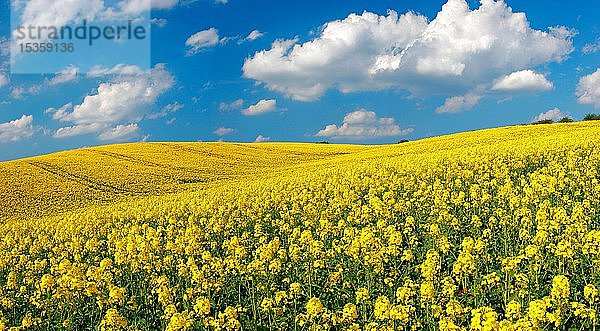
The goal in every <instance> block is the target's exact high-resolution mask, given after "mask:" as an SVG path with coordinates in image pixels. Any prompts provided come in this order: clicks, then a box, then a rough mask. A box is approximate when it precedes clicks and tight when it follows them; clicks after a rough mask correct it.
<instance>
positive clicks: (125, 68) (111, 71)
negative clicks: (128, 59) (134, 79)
mask: <svg viewBox="0 0 600 331" xmlns="http://www.w3.org/2000/svg"><path fill="white" fill-rule="evenodd" d="M140 74H143V70H142V69H140V67H138V66H136V65H125V64H122V63H119V64H117V65H115V66H114V67H112V68H106V67H103V66H93V67H92V68H91V69H90V70H89V71H88V72H87V73H86V76H87V77H88V78H100V77H106V76H115V75H116V76H131V75H140Z"/></svg>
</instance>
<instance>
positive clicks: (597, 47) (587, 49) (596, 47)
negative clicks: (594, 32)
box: [581, 38, 600, 54]
mask: <svg viewBox="0 0 600 331" xmlns="http://www.w3.org/2000/svg"><path fill="white" fill-rule="evenodd" d="M581 51H582V52H583V54H592V53H596V52H598V51H600V38H598V39H596V42H593V43H589V44H585V46H583V48H582V49H581Z"/></svg>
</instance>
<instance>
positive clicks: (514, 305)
mask: <svg viewBox="0 0 600 331" xmlns="http://www.w3.org/2000/svg"><path fill="white" fill-rule="evenodd" d="M520 317H521V304H520V303H518V302H517V301H514V300H513V301H511V302H509V303H508V305H507V306H506V318H508V319H510V320H516V319H519V318H520Z"/></svg>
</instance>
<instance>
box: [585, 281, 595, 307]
mask: <svg viewBox="0 0 600 331" xmlns="http://www.w3.org/2000/svg"><path fill="white" fill-rule="evenodd" d="M583 296H584V297H585V299H586V300H587V301H588V302H589V303H590V304H593V303H594V302H595V301H596V299H597V298H598V289H597V288H596V286H594V285H592V284H587V285H586V286H585V287H584V288H583Z"/></svg>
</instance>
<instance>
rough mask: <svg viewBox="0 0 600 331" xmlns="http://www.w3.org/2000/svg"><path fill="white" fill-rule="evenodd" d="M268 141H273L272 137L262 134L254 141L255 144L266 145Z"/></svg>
mask: <svg viewBox="0 0 600 331" xmlns="http://www.w3.org/2000/svg"><path fill="white" fill-rule="evenodd" d="M267 141H271V137H265V136H263V135H262V134H259V135H258V136H257V137H256V139H254V142H255V143H264V142H267Z"/></svg>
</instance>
